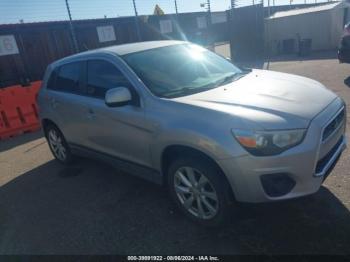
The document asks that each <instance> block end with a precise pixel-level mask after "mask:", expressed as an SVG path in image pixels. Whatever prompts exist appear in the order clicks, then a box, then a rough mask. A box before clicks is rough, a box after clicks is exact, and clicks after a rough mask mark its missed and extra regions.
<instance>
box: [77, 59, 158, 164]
mask: <svg viewBox="0 0 350 262" xmlns="http://www.w3.org/2000/svg"><path fill="white" fill-rule="evenodd" d="M86 85H87V95H88V96H89V97H90V99H89V101H88V103H87V114H88V116H89V117H88V118H89V120H90V122H89V124H88V128H87V130H82V132H87V133H88V141H87V143H88V144H89V147H91V148H93V149H95V150H97V151H99V152H103V153H106V154H108V155H112V156H115V157H118V158H120V159H122V160H128V161H132V162H134V163H137V164H140V165H144V166H148V167H150V166H151V164H150V163H151V160H150V159H151V158H150V151H149V146H150V141H151V139H152V132H151V131H150V130H149V129H148V128H147V126H148V123H147V121H146V119H145V115H144V109H143V108H142V106H138V105H131V104H130V105H125V106H120V107H109V106H107V105H106V104H105V94H106V91H107V90H108V89H111V88H116V87H126V88H129V89H130V90H131V89H132V93H135V90H134V89H133V87H132V85H131V83H130V82H129V81H128V80H127V78H126V77H125V76H124V75H123V73H122V72H121V71H120V70H119V69H118V68H117V66H116V65H115V64H113V63H111V62H109V61H106V60H89V61H88V62H87V79H86Z"/></svg>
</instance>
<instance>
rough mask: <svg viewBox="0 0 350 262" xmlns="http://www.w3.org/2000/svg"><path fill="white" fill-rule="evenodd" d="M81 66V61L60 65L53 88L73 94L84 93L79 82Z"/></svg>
mask: <svg viewBox="0 0 350 262" xmlns="http://www.w3.org/2000/svg"><path fill="white" fill-rule="evenodd" d="M81 68H82V63H81V62H74V63H70V64H66V65H63V66H61V67H60V68H59V70H58V73H57V77H56V81H55V82H56V83H55V88H54V89H56V90H60V91H64V92H69V93H75V94H82V93H84V91H83V89H82V85H81V83H80V72H81Z"/></svg>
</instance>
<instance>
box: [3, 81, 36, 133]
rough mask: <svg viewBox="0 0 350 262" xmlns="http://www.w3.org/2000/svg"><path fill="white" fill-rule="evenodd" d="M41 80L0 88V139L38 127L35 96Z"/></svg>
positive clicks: (31, 130)
mask: <svg viewBox="0 0 350 262" xmlns="http://www.w3.org/2000/svg"><path fill="white" fill-rule="evenodd" d="M40 86H41V81H37V82H33V83H31V85H30V86H28V87H22V86H11V87H7V88H4V89H0V140H2V139H6V138H9V137H12V136H16V135H20V134H23V133H27V132H33V131H36V130H39V129H40V122H39V118H38V106H37V104H36V97H37V94H38V91H39V89H40Z"/></svg>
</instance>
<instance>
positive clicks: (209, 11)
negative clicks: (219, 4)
mask: <svg viewBox="0 0 350 262" xmlns="http://www.w3.org/2000/svg"><path fill="white" fill-rule="evenodd" d="M207 7H208V16H209V25H211V7H210V0H207Z"/></svg>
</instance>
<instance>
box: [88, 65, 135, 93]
mask: <svg viewBox="0 0 350 262" xmlns="http://www.w3.org/2000/svg"><path fill="white" fill-rule="evenodd" d="M119 86H123V87H127V88H130V86H131V84H130V82H129V81H128V80H127V79H126V78H125V76H124V75H123V73H122V72H120V71H119V69H118V68H116V67H115V66H114V65H113V64H111V63H109V62H107V61H103V60H90V61H88V70H87V93H88V95H90V96H94V97H97V98H104V97H105V94H106V92H107V90H108V89H111V88H115V87H119Z"/></svg>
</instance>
